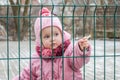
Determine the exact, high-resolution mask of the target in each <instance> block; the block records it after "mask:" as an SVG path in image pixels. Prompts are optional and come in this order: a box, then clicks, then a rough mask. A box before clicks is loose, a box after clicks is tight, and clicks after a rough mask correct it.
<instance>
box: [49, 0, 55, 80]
mask: <svg viewBox="0 0 120 80" xmlns="http://www.w3.org/2000/svg"><path fill="white" fill-rule="evenodd" d="M51 2H52V5H51V6H52V11H51V14H52V15H51V16H50V18H51V34H52V80H54V62H53V61H54V58H55V57H54V56H53V55H54V52H53V36H54V34H53V27H54V25H53V24H54V23H53V22H54V21H53V20H54V19H53V18H54V16H53V10H54V3H53V0H51Z"/></svg>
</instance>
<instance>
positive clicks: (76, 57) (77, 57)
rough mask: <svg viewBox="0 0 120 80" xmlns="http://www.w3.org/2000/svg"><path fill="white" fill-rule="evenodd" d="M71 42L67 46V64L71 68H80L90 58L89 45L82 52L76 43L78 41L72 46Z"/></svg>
mask: <svg viewBox="0 0 120 80" xmlns="http://www.w3.org/2000/svg"><path fill="white" fill-rule="evenodd" d="M72 45H73V44H70V45H69V47H68V53H69V54H68V56H69V57H70V58H68V59H69V60H68V61H69V64H70V66H71V67H72V68H73V69H80V68H81V67H82V66H83V65H84V64H86V63H88V62H89V60H90V55H91V45H90V46H89V47H88V49H87V50H86V51H85V52H84V51H81V50H80V48H79V45H78V42H77V43H76V44H75V45H74V47H73V46H72Z"/></svg>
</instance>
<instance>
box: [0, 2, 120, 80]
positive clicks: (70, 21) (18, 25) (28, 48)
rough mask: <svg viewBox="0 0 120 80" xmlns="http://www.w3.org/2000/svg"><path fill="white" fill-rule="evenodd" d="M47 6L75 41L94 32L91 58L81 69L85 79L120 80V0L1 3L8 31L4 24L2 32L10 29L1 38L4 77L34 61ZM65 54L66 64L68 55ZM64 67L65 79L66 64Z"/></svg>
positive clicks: (1, 17) (9, 77) (2, 20)
mask: <svg viewBox="0 0 120 80" xmlns="http://www.w3.org/2000/svg"><path fill="white" fill-rule="evenodd" d="M43 7H47V8H48V9H49V10H50V11H51V13H52V14H54V15H56V16H57V17H58V18H59V19H60V21H61V23H62V28H63V30H66V31H68V32H69V33H70V34H71V37H72V39H71V41H72V43H73V44H74V43H75V42H76V41H77V40H78V39H79V38H81V37H84V36H86V35H89V34H91V36H92V39H91V40H90V43H91V45H92V53H91V55H90V56H89V57H90V62H89V63H88V64H86V65H85V66H83V67H82V68H81V69H80V70H81V73H82V77H83V80H119V78H120V70H119V68H120V63H119V58H120V23H119V20H120V12H119V9H120V1H119V0H99V1H97V0H57V1H55V0H49V1H48V0H38V1H37V0H16V1H14V0H7V1H6V4H4V5H3V4H0V10H1V11H0V25H2V26H4V31H3V30H2V28H0V36H1V35H2V36H3V34H1V33H3V32H5V30H6V32H5V36H4V37H5V38H4V39H2V40H1V41H0V64H1V67H0V80H12V78H13V77H15V76H16V75H20V73H21V71H22V70H23V69H24V67H25V66H28V64H29V63H31V60H32V54H33V53H35V34H34V22H35V19H36V18H37V17H40V16H38V13H39V10H41V9H42V8H43ZM52 17H54V16H52ZM73 50H74V49H73ZM61 58H62V60H63V66H64V59H65V58H66V57H65V56H62V57H61ZM70 58H72V59H73V60H74V58H76V57H74V56H73V57H70ZM78 58H80V57H78ZM37 59H41V58H37ZM52 63H53V62H52ZM73 65H74V64H73ZM48 68H49V66H48ZM30 69H31V66H30ZM52 69H53V68H52ZM41 70H42V69H41ZM62 71H63V74H62V80H64V67H63V69H62ZM40 74H41V73H40ZM72 76H73V78H72V79H71V80H76V79H74V72H73V75H72ZM30 77H31V76H30ZM52 77H54V76H53V75H52ZM19 79H20V78H19ZM30 80H32V78H31V79H30ZM40 80H42V78H41V79H40ZM45 80H47V79H45ZM52 80H54V79H53V78H52Z"/></svg>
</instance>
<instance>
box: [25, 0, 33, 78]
mask: <svg viewBox="0 0 120 80" xmlns="http://www.w3.org/2000/svg"><path fill="white" fill-rule="evenodd" d="M31 3H32V2H31V0H30V4H29V8H30V9H29V16H28V17H29V21H28V23H29V25H28V27H29V28H28V30H29V51H30V55H29V57H30V80H32V66H31V65H32V63H31V8H32V5H31ZM26 27H27V26H26Z"/></svg>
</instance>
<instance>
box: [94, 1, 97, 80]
mask: <svg viewBox="0 0 120 80" xmlns="http://www.w3.org/2000/svg"><path fill="white" fill-rule="evenodd" d="M94 3H95V5H94V7H95V10H94V16H93V17H94V30H93V31H94V80H96V9H97V4H96V1H94Z"/></svg>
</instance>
